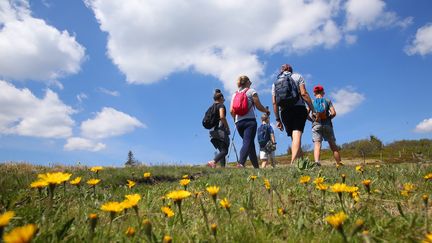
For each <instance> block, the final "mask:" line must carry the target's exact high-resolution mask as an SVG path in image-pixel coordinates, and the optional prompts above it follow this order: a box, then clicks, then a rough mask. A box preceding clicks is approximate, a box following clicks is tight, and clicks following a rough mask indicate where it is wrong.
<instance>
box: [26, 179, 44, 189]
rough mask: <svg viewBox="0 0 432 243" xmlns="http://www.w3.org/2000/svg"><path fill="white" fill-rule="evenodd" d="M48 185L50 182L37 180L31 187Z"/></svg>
mask: <svg viewBox="0 0 432 243" xmlns="http://www.w3.org/2000/svg"><path fill="white" fill-rule="evenodd" d="M46 186H48V182H46V181H42V180H37V181H34V182H32V183H31V184H30V187H31V188H44V187H46Z"/></svg>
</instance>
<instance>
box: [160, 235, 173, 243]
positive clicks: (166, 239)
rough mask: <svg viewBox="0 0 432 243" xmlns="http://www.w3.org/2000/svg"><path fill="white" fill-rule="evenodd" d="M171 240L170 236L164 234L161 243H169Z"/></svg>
mask: <svg viewBox="0 0 432 243" xmlns="http://www.w3.org/2000/svg"><path fill="white" fill-rule="evenodd" d="M171 242H172V237H171V236H169V235H165V236H164V237H163V239H162V243H171Z"/></svg>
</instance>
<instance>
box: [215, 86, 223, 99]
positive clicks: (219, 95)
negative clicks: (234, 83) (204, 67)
mask: <svg viewBox="0 0 432 243" xmlns="http://www.w3.org/2000/svg"><path fill="white" fill-rule="evenodd" d="M223 97H224V96H223V94H222V92H221V90H220V89H215V92H214V94H213V100H215V101H216V100H219V99H220V98H223Z"/></svg>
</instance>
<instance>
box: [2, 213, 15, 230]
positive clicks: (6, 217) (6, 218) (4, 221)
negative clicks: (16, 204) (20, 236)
mask: <svg viewBox="0 0 432 243" xmlns="http://www.w3.org/2000/svg"><path fill="white" fill-rule="evenodd" d="M14 216H15V212H14V211H7V212H5V213H4V214H1V215H0V229H1V228H4V227H5V226H6V225H8V224H9V222H10V220H11V219H12V218H13V217H14Z"/></svg>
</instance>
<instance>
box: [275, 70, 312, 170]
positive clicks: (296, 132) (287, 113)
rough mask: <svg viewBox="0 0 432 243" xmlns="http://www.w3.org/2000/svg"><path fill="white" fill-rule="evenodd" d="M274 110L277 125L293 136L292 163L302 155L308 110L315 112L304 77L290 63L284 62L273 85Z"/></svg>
mask: <svg viewBox="0 0 432 243" xmlns="http://www.w3.org/2000/svg"><path fill="white" fill-rule="evenodd" d="M272 101H273V110H274V113H275V117H276V126H277V128H279V130H281V131H283V130H284V127H285V130H286V133H287V135H288V136H289V137H291V143H292V144H291V164H292V163H293V162H294V160H296V159H297V158H299V157H302V156H303V154H302V151H301V137H302V134H303V131H304V127H305V123H306V119H307V116H308V111H307V110H306V107H305V102H306V104H307V106H308V107H309V109H310V111H311V112H313V113H315V110H314V108H313V106H312V100H311V98H310V96H309V94H308V92H307V90H306V84H305V81H304V79H303V77H302V76H301V75H300V74H298V73H293V69H292V67H291V65H289V64H283V65H282V66H281V69H280V73H279V75H278V76H277V80H276V81H275V83H274V84H273V85H272Z"/></svg>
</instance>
